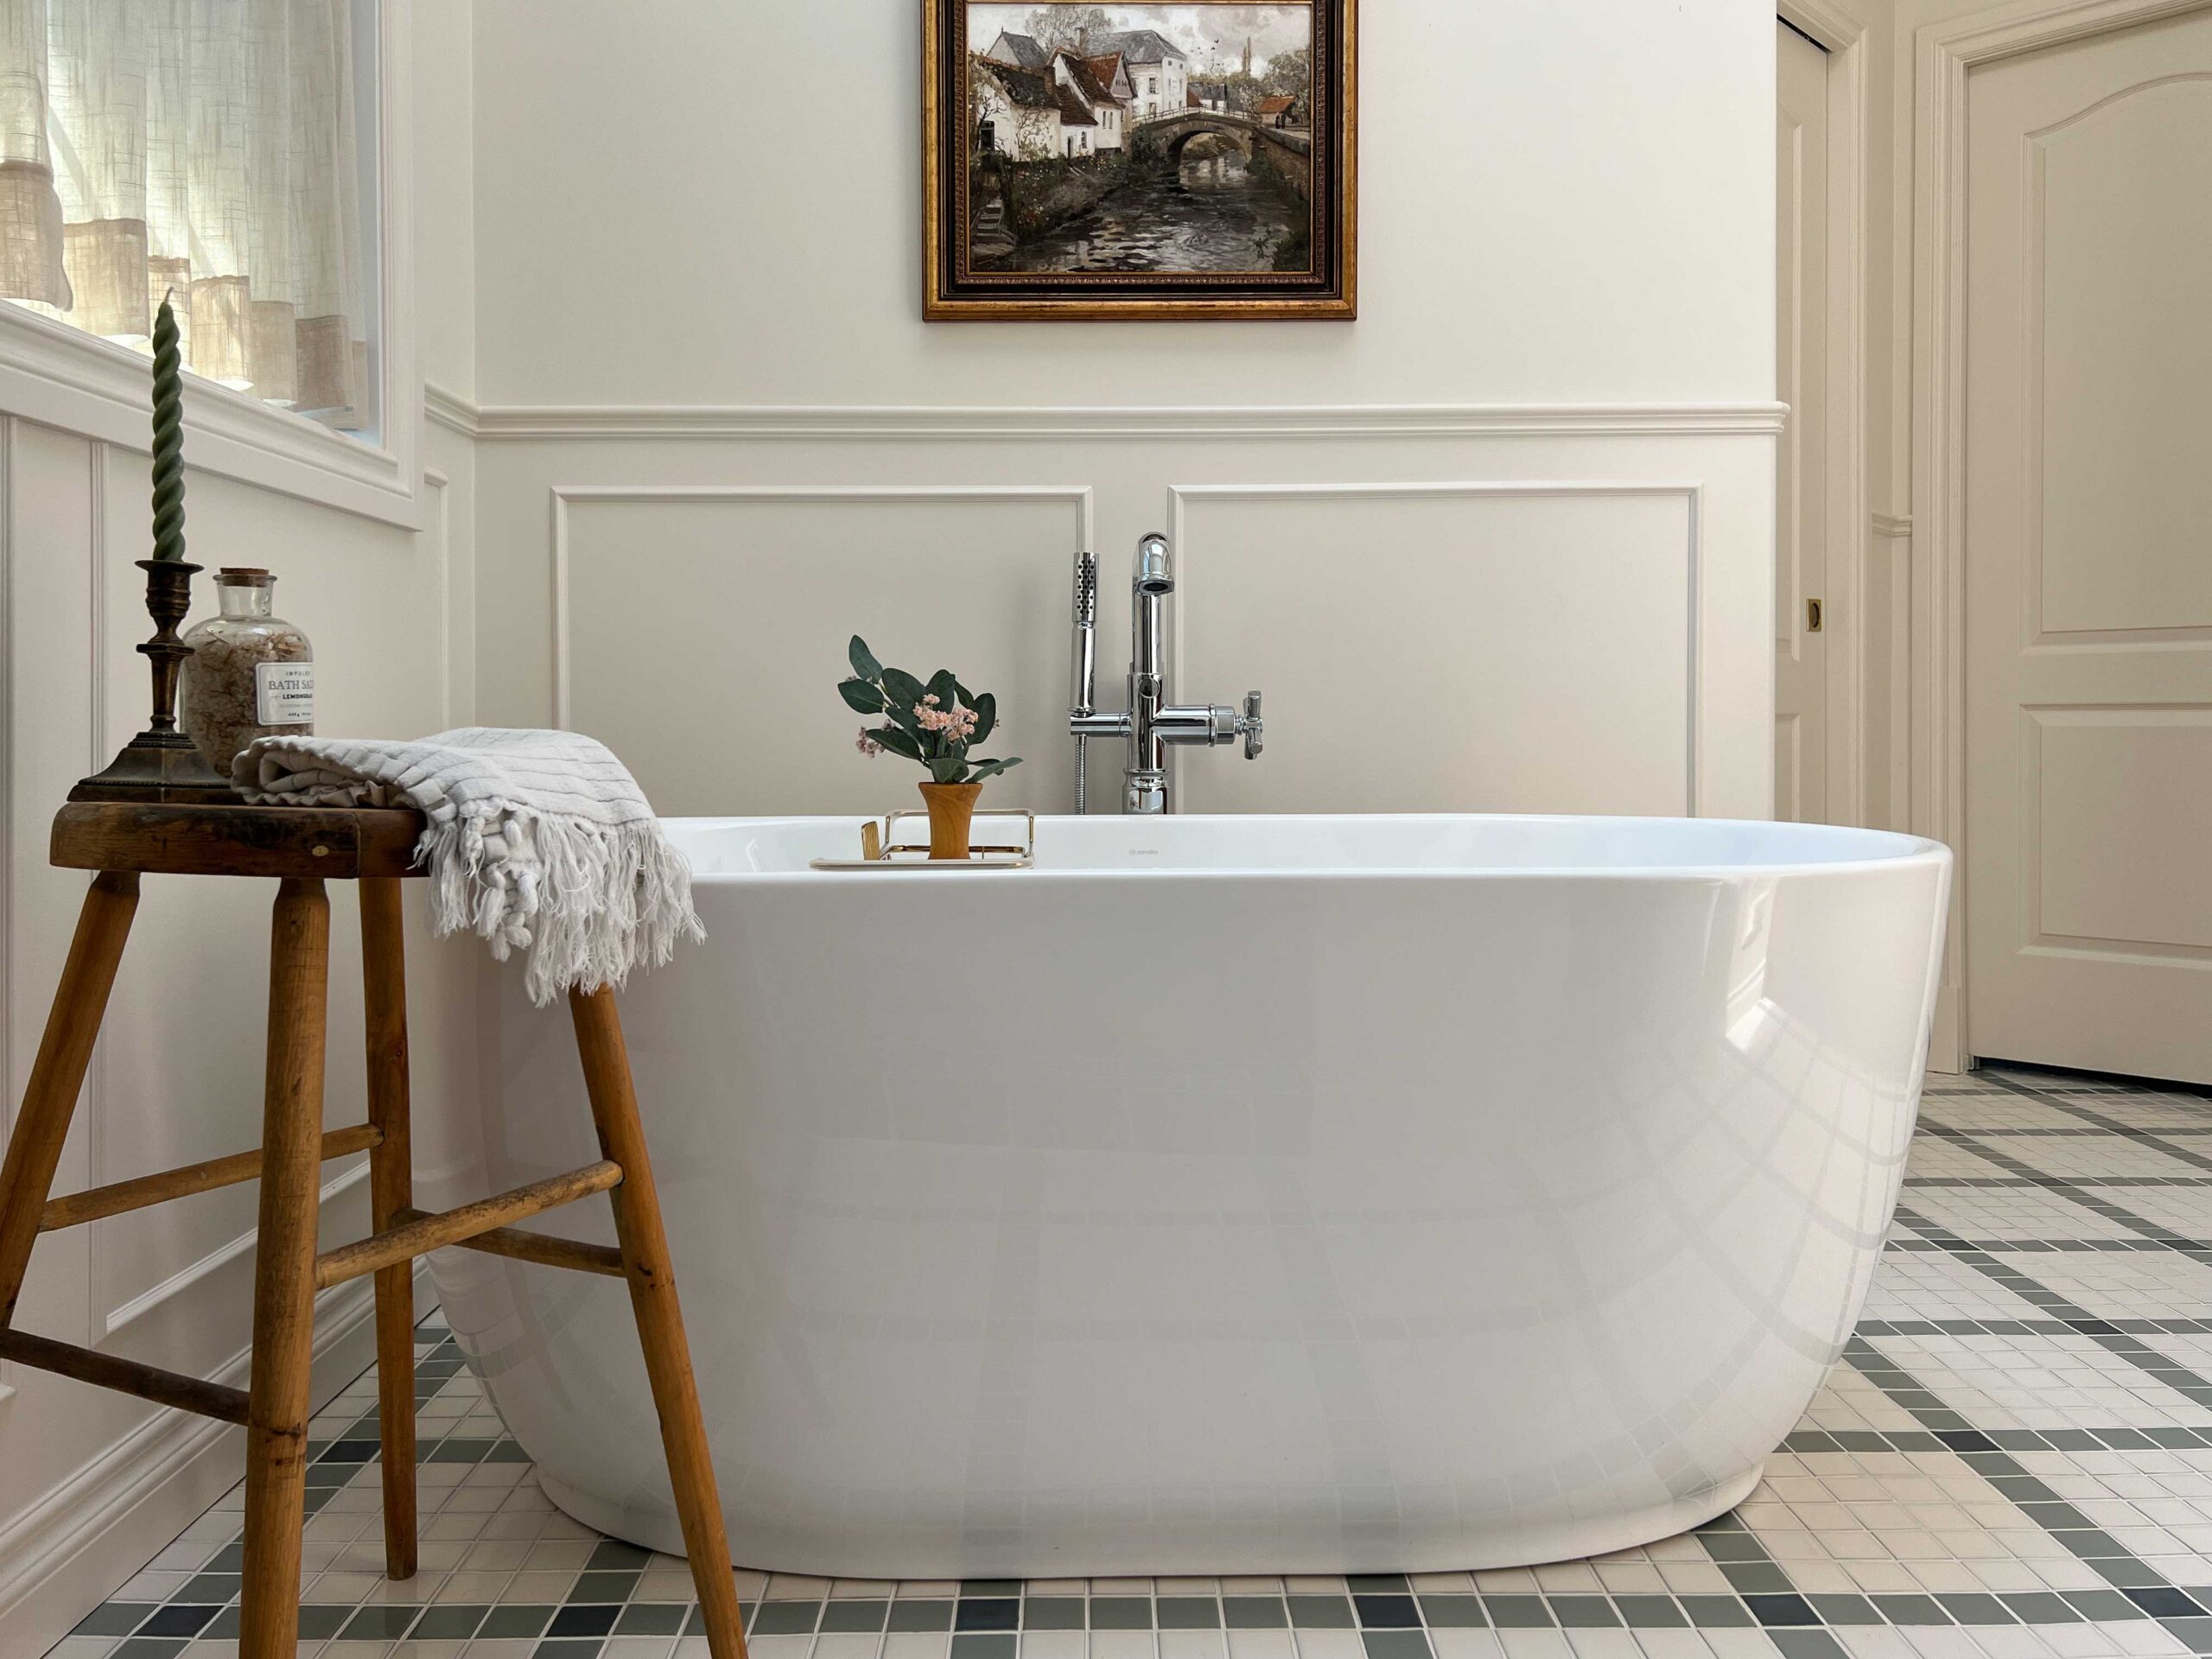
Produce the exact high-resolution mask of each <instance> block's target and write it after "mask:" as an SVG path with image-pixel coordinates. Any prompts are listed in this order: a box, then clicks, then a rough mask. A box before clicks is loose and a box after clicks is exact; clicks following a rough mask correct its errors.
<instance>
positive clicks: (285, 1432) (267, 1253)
mask: <svg viewBox="0 0 2212 1659" xmlns="http://www.w3.org/2000/svg"><path fill="white" fill-rule="evenodd" d="M329 968H330V900H329V899H328V898H327V896H326V895H325V894H324V893H323V887H322V883H321V881H316V880H296V879H288V880H284V881H283V882H281V883H279V884H278V887H277V910H276V915H275V918H274V919H273V921H272V922H271V925H270V955H269V1059H268V1071H267V1078H266V1082H265V1084H264V1092H263V1096H262V1126H261V1149H262V1165H261V1231H260V1236H259V1239H258V1241H257V1244H256V1248H255V1258H254V1278H253V1370H252V1382H251V1390H250V1393H251V1404H250V1405H249V1407H248V1414H247V1422H246V1465H245V1583H244V1585H243V1586H241V1589H240V1601H241V1604H242V1605H241V1608H240V1615H241V1629H240V1630H239V1635H238V1654H239V1659H285V1656H288V1655H290V1654H291V1653H293V1652H294V1651H295V1650H296V1648H297V1645H298V1630H299V1605H300V1530H301V1528H302V1525H303V1524H304V1522H305V1514H304V1511H305V1508H306V1499H307V1444H308V1367H309V1365H310V1364H311V1363H312V1362H313V1360H314V1357H315V1226H316V1223H317V1221H318V1220H319V1219H320V1217H319V1214H318V1211H319V1208H320V1202H319V1201H320V1196H321V1195H320V1192H319V1189H320V1187H321V1179H322V1162H321V1145H322V1058H323V1031H324V1019H325V1015H326V1013H327V1004H328V1001H329V983H328V976H329Z"/></svg>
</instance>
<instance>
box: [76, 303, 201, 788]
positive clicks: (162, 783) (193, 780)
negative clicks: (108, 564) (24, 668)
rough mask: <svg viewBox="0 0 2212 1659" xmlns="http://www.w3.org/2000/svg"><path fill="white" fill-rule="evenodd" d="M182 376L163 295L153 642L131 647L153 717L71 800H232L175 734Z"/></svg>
mask: <svg viewBox="0 0 2212 1659" xmlns="http://www.w3.org/2000/svg"><path fill="white" fill-rule="evenodd" d="M183 371H184V357H183V353H182V352H181V350H180V349H179V343H178V339H177V326H176V314H175V311H174V310H173V309H171V308H170V305H169V300H168V296H167V295H164V296H162V306H161V309H160V311H159V312H158V313H156V315H155V318H154V556H153V557H152V558H150V559H140V560H139V561H138V568H139V569H141V570H143V571H144V572H145V573H146V613H147V614H148V615H149V616H150V617H152V618H153V619H154V637H153V638H152V639H149V640H148V641H147V642H146V643H145V644H144V645H141V646H139V647H138V649H139V651H140V652H143V654H144V655H145V656H146V658H148V659H149V661H150V662H151V663H152V664H153V668H154V712H153V715H152V717H151V718H150V719H149V720H148V721H147V722H146V729H145V730H144V731H143V732H141V733H139V734H138V735H137V736H136V737H134V738H132V739H131V740H130V742H129V743H127V744H126V745H124V750H123V753H120V754H118V755H117V756H116V757H115V759H114V760H111V761H110V762H109V763H108V766H107V769H106V770H105V772H97V773H95V774H94V775H93V776H92V777H90V778H86V779H83V780H82V781H81V782H79V784H78V785H77V787H76V788H74V789H73V790H71V791H69V798H70V799H71V800H73V801H179V802H184V801H198V802H209V801H229V802H235V801H236V800H237V799H238V791H236V790H234V789H232V787H231V783H230V779H227V778H223V777H219V776H218V775H217V773H216V772H215V769H214V768H213V766H209V765H208V764H207V760H206V759H205V758H204V757H203V756H202V755H201V754H200V750H199V748H198V747H197V746H196V745H194V742H193V741H192V740H191V739H190V738H188V737H187V736H185V735H184V734H183V733H181V732H180V731H178V730H177V728H176V691H177V679H178V677H179V675H180V674H181V672H182V671H183V668H184V659H185V658H188V657H189V656H191V655H192V647H191V646H190V645H186V644H185V643H184V641H183V640H181V639H178V638H177V635H176V625H177V624H178V623H180V622H181V621H183V620H184V619H185V616H186V615H187V613H189V612H190V611H191V609H192V578H193V577H194V575H197V574H198V573H199V570H200V566H198V565H196V564H188V563H185V557H184V372H183Z"/></svg>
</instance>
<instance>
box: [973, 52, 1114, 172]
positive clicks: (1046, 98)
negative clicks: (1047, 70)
mask: <svg viewBox="0 0 2212 1659" xmlns="http://www.w3.org/2000/svg"><path fill="white" fill-rule="evenodd" d="M969 86H970V87H971V88H972V89H973V90H972V92H971V94H970V96H971V98H972V99H973V102H974V106H975V120H976V154H977V155H979V156H981V155H989V154H992V153H994V152H995V153H997V154H999V155H1001V156H1011V157H1012V158H1014V160H1016V161H1025V162H1027V161H1043V160H1046V159H1047V158H1049V157H1052V156H1064V155H1065V154H1067V153H1068V151H1067V146H1068V143H1069V140H1068V137H1067V134H1066V131H1065V127H1064V124H1063V121H1062V104H1061V91H1060V88H1059V87H1058V86H1057V85H1056V84H1055V83H1054V82H1053V80H1052V78H1051V77H1050V76H1049V75H1046V74H1044V73H1040V72H1037V71H1031V70H1027V69H1022V68H1018V67H1014V66H1013V65H1011V64H1007V63H1005V62H1001V61H999V60H993V59H990V58H973V59H970V60H969ZM1085 119H1086V121H1087V120H1088V119H1089V118H1088V116H1087V115H1086V117H1085Z"/></svg>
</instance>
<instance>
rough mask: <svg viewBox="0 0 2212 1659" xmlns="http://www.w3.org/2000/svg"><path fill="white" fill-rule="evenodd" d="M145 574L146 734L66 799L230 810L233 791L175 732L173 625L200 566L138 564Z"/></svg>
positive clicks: (178, 649) (181, 648) (180, 655)
mask: <svg viewBox="0 0 2212 1659" xmlns="http://www.w3.org/2000/svg"><path fill="white" fill-rule="evenodd" d="M137 563H138V568H139V569H141V570H143V571H144V572H145V573H146V613H147V614H148V615H149V616H150V617H152V618H153V619H154V624H155V632H154V637H153V638H152V639H149V640H147V641H146V643H145V644H143V645H140V646H139V647H138V649H139V651H140V652H141V653H142V654H143V655H144V656H145V657H146V658H148V659H149V661H150V662H151V663H152V664H153V671H154V676H153V677H154V707H153V713H152V714H151V715H150V716H149V718H148V720H147V722H146V729H145V730H144V731H143V732H141V733H139V734H138V735H137V736H136V737H134V738H132V739H131V740H130V742H128V743H127V744H125V745H124V747H123V752H122V753H119V754H118V755H117V756H116V757H115V759H114V760H111V761H110V762H109V763H108V766H107V768H106V770H105V771H103V772H98V773H95V774H94V775H93V776H92V777H90V778H87V779H84V780H83V781H82V782H80V783H79V785H77V787H76V788H74V789H73V790H71V791H69V798H70V799H71V800H73V801H172V802H199V803H201V804H207V803H210V802H213V803H228V804H233V805H235V804H237V802H238V791H236V790H234V789H232V787H231V782H230V779H227V778H223V777H219V776H218V775H217V774H216V772H215V769H214V768H213V766H209V765H208V764H207V760H206V758H205V757H204V756H202V755H201V754H200V750H199V748H198V747H197V746H196V745H194V742H193V741H192V740H191V739H190V738H188V737H187V736H186V735H185V734H183V733H182V732H180V731H179V730H177V728H176V693H177V681H178V678H179V677H180V676H181V673H182V671H183V669H184V662H185V658H188V657H189V656H191V655H192V647H191V646H190V645H186V644H185V643H184V641H183V640H181V639H178V638H177V633H176V626H177V624H178V623H180V622H181V621H183V620H184V619H185V616H186V615H187V613H189V612H190V611H191V609H192V579H193V577H194V575H198V574H199V571H200V566H198V565H196V564H188V563H186V562H185V561H184V560H182V559H140V560H139V561H138V562H137Z"/></svg>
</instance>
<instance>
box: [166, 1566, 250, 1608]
mask: <svg viewBox="0 0 2212 1659" xmlns="http://www.w3.org/2000/svg"><path fill="white" fill-rule="evenodd" d="M238 1582H239V1580H238V1574H237V1573H197V1574H195V1575H194V1578H193V1580H192V1582H191V1583H189V1584H188V1585H186V1586H184V1588H183V1589H181V1590H180V1591H178V1592H176V1593H175V1595H173V1596H171V1597H170V1598H169V1599H170V1600H171V1601H190V1602H196V1603H198V1604H200V1605H202V1606H206V1605H209V1604H211V1603H212V1604H213V1605H215V1606H218V1607H219V1606H221V1605H223V1604H224V1603H225V1602H226V1601H229V1600H231V1599H232V1598H233V1597H235V1596H236V1595H237V1594H238Z"/></svg>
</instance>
